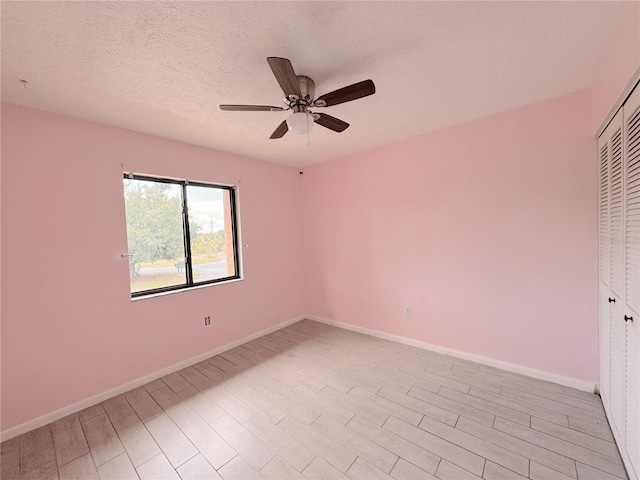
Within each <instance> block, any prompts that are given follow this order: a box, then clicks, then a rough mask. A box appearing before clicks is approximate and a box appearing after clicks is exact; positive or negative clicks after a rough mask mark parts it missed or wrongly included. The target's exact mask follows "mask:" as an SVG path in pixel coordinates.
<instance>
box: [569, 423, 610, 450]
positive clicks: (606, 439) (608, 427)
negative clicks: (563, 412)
mask: <svg viewBox="0 0 640 480" xmlns="http://www.w3.org/2000/svg"><path fill="white" fill-rule="evenodd" d="M571 418H575V417H569V419H571ZM566 428H568V429H570V430H573V431H574V432H578V433H583V434H585V435H589V436H590V437H593V438H595V439H596V440H602V441H603V442H607V443H612V444H613V445H616V441H615V439H614V438H613V434H611V437H610V438H602V437H598V436H597V435H592V434H590V433H588V432H583V431H582V430H578V429H577V428H574V427H572V426H571V422H569V426H568V427H566ZM605 430H607V431H610V430H611V426H610V425H609V422H608V421H607V426H606V428H605ZM616 448H617V447H616Z"/></svg>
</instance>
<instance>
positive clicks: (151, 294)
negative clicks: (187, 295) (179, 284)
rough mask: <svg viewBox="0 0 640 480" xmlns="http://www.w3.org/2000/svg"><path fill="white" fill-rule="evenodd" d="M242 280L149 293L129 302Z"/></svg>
mask: <svg viewBox="0 0 640 480" xmlns="http://www.w3.org/2000/svg"><path fill="white" fill-rule="evenodd" d="M243 280H244V278H243V277H240V278H233V279H231V280H224V281H222V282H216V283H207V284H206V285H194V286H193V287H186V288H180V289H178V290H170V291H168V292H158V293H150V294H149V295H142V296H140V297H132V298H131V301H132V302H138V301H140V300H147V299H149V298H155V297H164V296H165V295H175V294H176V293H182V292H189V291H191V290H200V289H202V288H209V287H216V286H218V285H226V284H228V283H236V282H241V281H243Z"/></svg>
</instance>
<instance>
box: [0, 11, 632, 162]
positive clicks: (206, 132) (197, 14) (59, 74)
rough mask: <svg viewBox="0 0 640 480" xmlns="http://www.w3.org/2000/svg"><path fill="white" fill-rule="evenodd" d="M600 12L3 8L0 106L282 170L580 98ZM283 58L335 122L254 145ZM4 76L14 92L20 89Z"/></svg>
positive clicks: (606, 29) (266, 128) (594, 60)
mask: <svg viewBox="0 0 640 480" xmlns="http://www.w3.org/2000/svg"><path fill="white" fill-rule="evenodd" d="M620 7H621V4H620V3H616V2H324V1H323V2H314V1H307V2H143V1H134V2H124V1H119V2H90V1H88V2H27V1H20V2H8V1H2V3H1V4H0V8H1V14H2V24H1V27H2V31H1V35H2V37H1V40H2V100H3V101H6V102H10V103H16V104H20V105H25V106H29V107H34V108H39V109H43V110H47V111H51V112H56V113H60V114H64V115H69V116H73V117H78V118H83V119H88V120H93V121H97V122H102V123H106V124H109V125H115V126H120V127H124V128H129V129H131V130H136V131H139V132H145V133H150V134H154V135H158V136H162V137H166V138H171V139H176V140H181V141H184V142H187V143H191V144H195V145H201V146H205V147H210V148H214V149H218V150H223V151H228V152H234V153H238V154H242V155H247V156H250V157H255V158H260V159H264V160H269V161H273V162H278V163H282V164H287V165H293V166H306V165H310V164H313V163H317V162H320V161H323V160H327V159H331V158H335V157H340V156H343V155H346V154H349V153H353V152H357V151H361V150H365V149H367V148H371V147H373V146H376V145H381V144H385V143H388V142H391V141H395V140H399V139H402V138H406V137H410V136H414V135H418V134H421V133H423V132H426V131H430V130H434V129H437V128H441V127H443V126H447V125H452V124H455V123H459V122H463V121H466V120H471V119H474V118H478V117H482V116H485V115H488V114H492V113H496V112H499V111H503V110H507V109H510V108H514V107H517V106H521V105H526V104H528V103H531V102H535V101H539V100H543V99H547V98H551V97H554V96H558V95H563V94H566V93H570V92H573V91H576V90H579V89H582V88H586V87H589V86H591V84H592V82H593V80H594V77H595V73H596V69H597V66H598V65H599V63H600V61H601V60H602V55H603V54H604V51H605V48H606V46H607V44H608V42H609V41H610V39H611V38H612V35H613V32H614V29H615V26H616V24H617V22H618V20H619V16H620V13H621V8H620ZM268 56H280V57H286V58H289V59H290V60H291V62H292V64H293V66H294V69H295V71H296V73H297V74H298V75H307V76H309V77H311V78H312V79H313V80H314V81H315V83H316V96H319V95H321V94H323V93H327V92H329V91H331V90H334V89H336V88H340V87H342V86H345V85H349V84H352V83H355V82H358V81H361V80H365V79H368V78H371V79H372V80H373V81H374V82H375V84H376V87H377V93H376V94H375V95H373V96H370V97H366V98H363V99H360V100H356V101H354V102H351V103H348V104H342V105H337V106H334V107H330V108H326V109H316V110H317V111H322V112H324V113H328V114H330V115H333V116H335V117H338V118H340V119H343V120H345V121H347V122H349V123H350V124H351V127H350V128H348V129H347V130H346V131H345V132H343V133H334V132H332V131H329V130H326V129H324V128H322V127H320V126H319V125H316V126H315V128H314V129H313V131H312V132H311V137H310V140H311V146H308V145H307V138H306V136H297V135H293V134H290V133H289V134H287V135H285V136H284V137H283V138H282V139H279V140H269V135H270V134H271V132H272V131H273V130H274V129H275V128H276V126H277V125H278V124H279V123H280V122H281V121H282V120H284V119H285V118H286V117H287V115H288V112H223V111H221V110H220V109H219V108H218V105H219V104H220V103H249V104H263V105H265V104H266V105H283V101H282V99H283V94H282V91H281V90H280V88H279V86H278V83H277V82H276V80H275V78H274V77H273V75H272V73H271V70H270V69H269V66H268V64H267V62H266V57H268ZM19 79H25V80H27V81H28V82H29V83H28V86H27V88H24V87H23V85H22V83H21V82H20V81H19Z"/></svg>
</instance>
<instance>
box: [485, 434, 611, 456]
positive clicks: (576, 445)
mask: <svg viewBox="0 0 640 480" xmlns="http://www.w3.org/2000/svg"><path fill="white" fill-rule="evenodd" d="M494 430H496V431H498V432H501V433H504V434H506V435H511V434H510V433H507V432H505V431H503V430H500V429H497V428H494ZM530 430H532V431H533V432H537V433H540V434H543V435H547V436H549V437H552V438H554V439H556V440H559V441H561V442H564V443H566V444H569V445H568V446H567V447H568V448H572V447H577V448H578V449H582V450H585V451H584V452H583V453H584V454H585V455H589V454H592V455H593V454H594V453H597V454H600V455H602V456H604V457H606V458H608V459H609V460H618V458H615V457H610V456H608V455H605V454H603V453H601V452H597V451H593V450H590V449H588V448H586V447H584V446H582V445H578V444H574V443H572V442H569V441H567V440H564V439H562V438H558V437H555V436H553V435H550V434H548V433H545V432H540V431H539V430H535V429H533V428H530ZM511 436H514V437H516V438H519V439H520V440H523V441H525V442H528V443H532V442H529V441H528V440H526V439H524V438H522V437H519V436H517V435H511ZM534 445H537V446H539V447H540V448H545V449H547V450H550V449H549V448H547V447H544V446H542V445H539V444H537V443H534ZM552 451H555V453H557V454H558V455H563V456H565V457H567V458H571V459H572V460H574V461H579V460H578V459H577V458H574V457H569V456H568V455H565V454H563V453H560V452H558V451H556V450H552ZM581 463H585V462H581Z"/></svg>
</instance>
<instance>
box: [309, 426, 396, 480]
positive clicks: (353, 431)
mask: <svg viewBox="0 0 640 480" xmlns="http://www.w3.org/2000/svg"><path fill="white" fill-rule="evenodd" d="M356 415H357V414H354V415H353V416H352V417H351V418H350V419H349V421H347V424H348V423H349V422H350V421H351V420H353V418H354V417H355V416H356ZM321 416H322V415H321ZM318 418H320V417H318ZM318 418H316V420H317V419H318ZM316 420H314V421H313V422H311V423H310V424H309V426H310V427H312V428H315V429H316V430H317V431H319V432H321V433H323V434H325V433H324V432H323V431H322V430H321V429H320V428H319V427H313V424H314V423H315V421H316ZM347 424H344V425H342V426H343V427H344V428H349V427H348V426H347ZM380 428H381V427H380ZM349 430H351V432H352V433H353V434H354V435H359V436H361V437H362V438H364V439H365V440H367V441H369V442H371V443H372V444H374V445H375V446H376V447H378V448H380V449H382V450H384V451H385V452H388V453H389V454H391V455H393V456H395V457H398V458H396V461H395V462H394V466H395V464H396V463H398V459H399V458H401V457H400V455H399V454H397V453H394V452H392V451H391V450H389V449H388V448H387V447H385V446H384V445H380V444H379V443H377V442H375V441H374V440H371V439H370V438H368V437H366V436H364V435H362V434H361V433H358V432H356V431H355V430H353V429H351V428H349ZM391 433H393V432H391ZM325 435H326V436H327V437H329V438H331V440H333V441H335V442H336V443H338V444H339V445H342V446H343V447H344V448H345V449H347V450H348V451H349V452H351V453H352V454H354V455H356V456H357V457H361V456H362V455H360V454H359V453H357V452H354V451H353V447H351V446H349V445H347V444H346V443H343V442H341V441H340V440H337V439H334V438H333V437H331V436H330V435H327V434H325ZM363 460H366V459H365V458H364V457H363ZM354 461H355V460H354ZM369 463H371V462H369ZM376 468H378V467H376ZM379 470H382V469H380V468H379ZM391 470H393V467H391ZM391 470H389V472H385V473H387V474H389V473H390V472H391Z"/></svg>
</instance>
